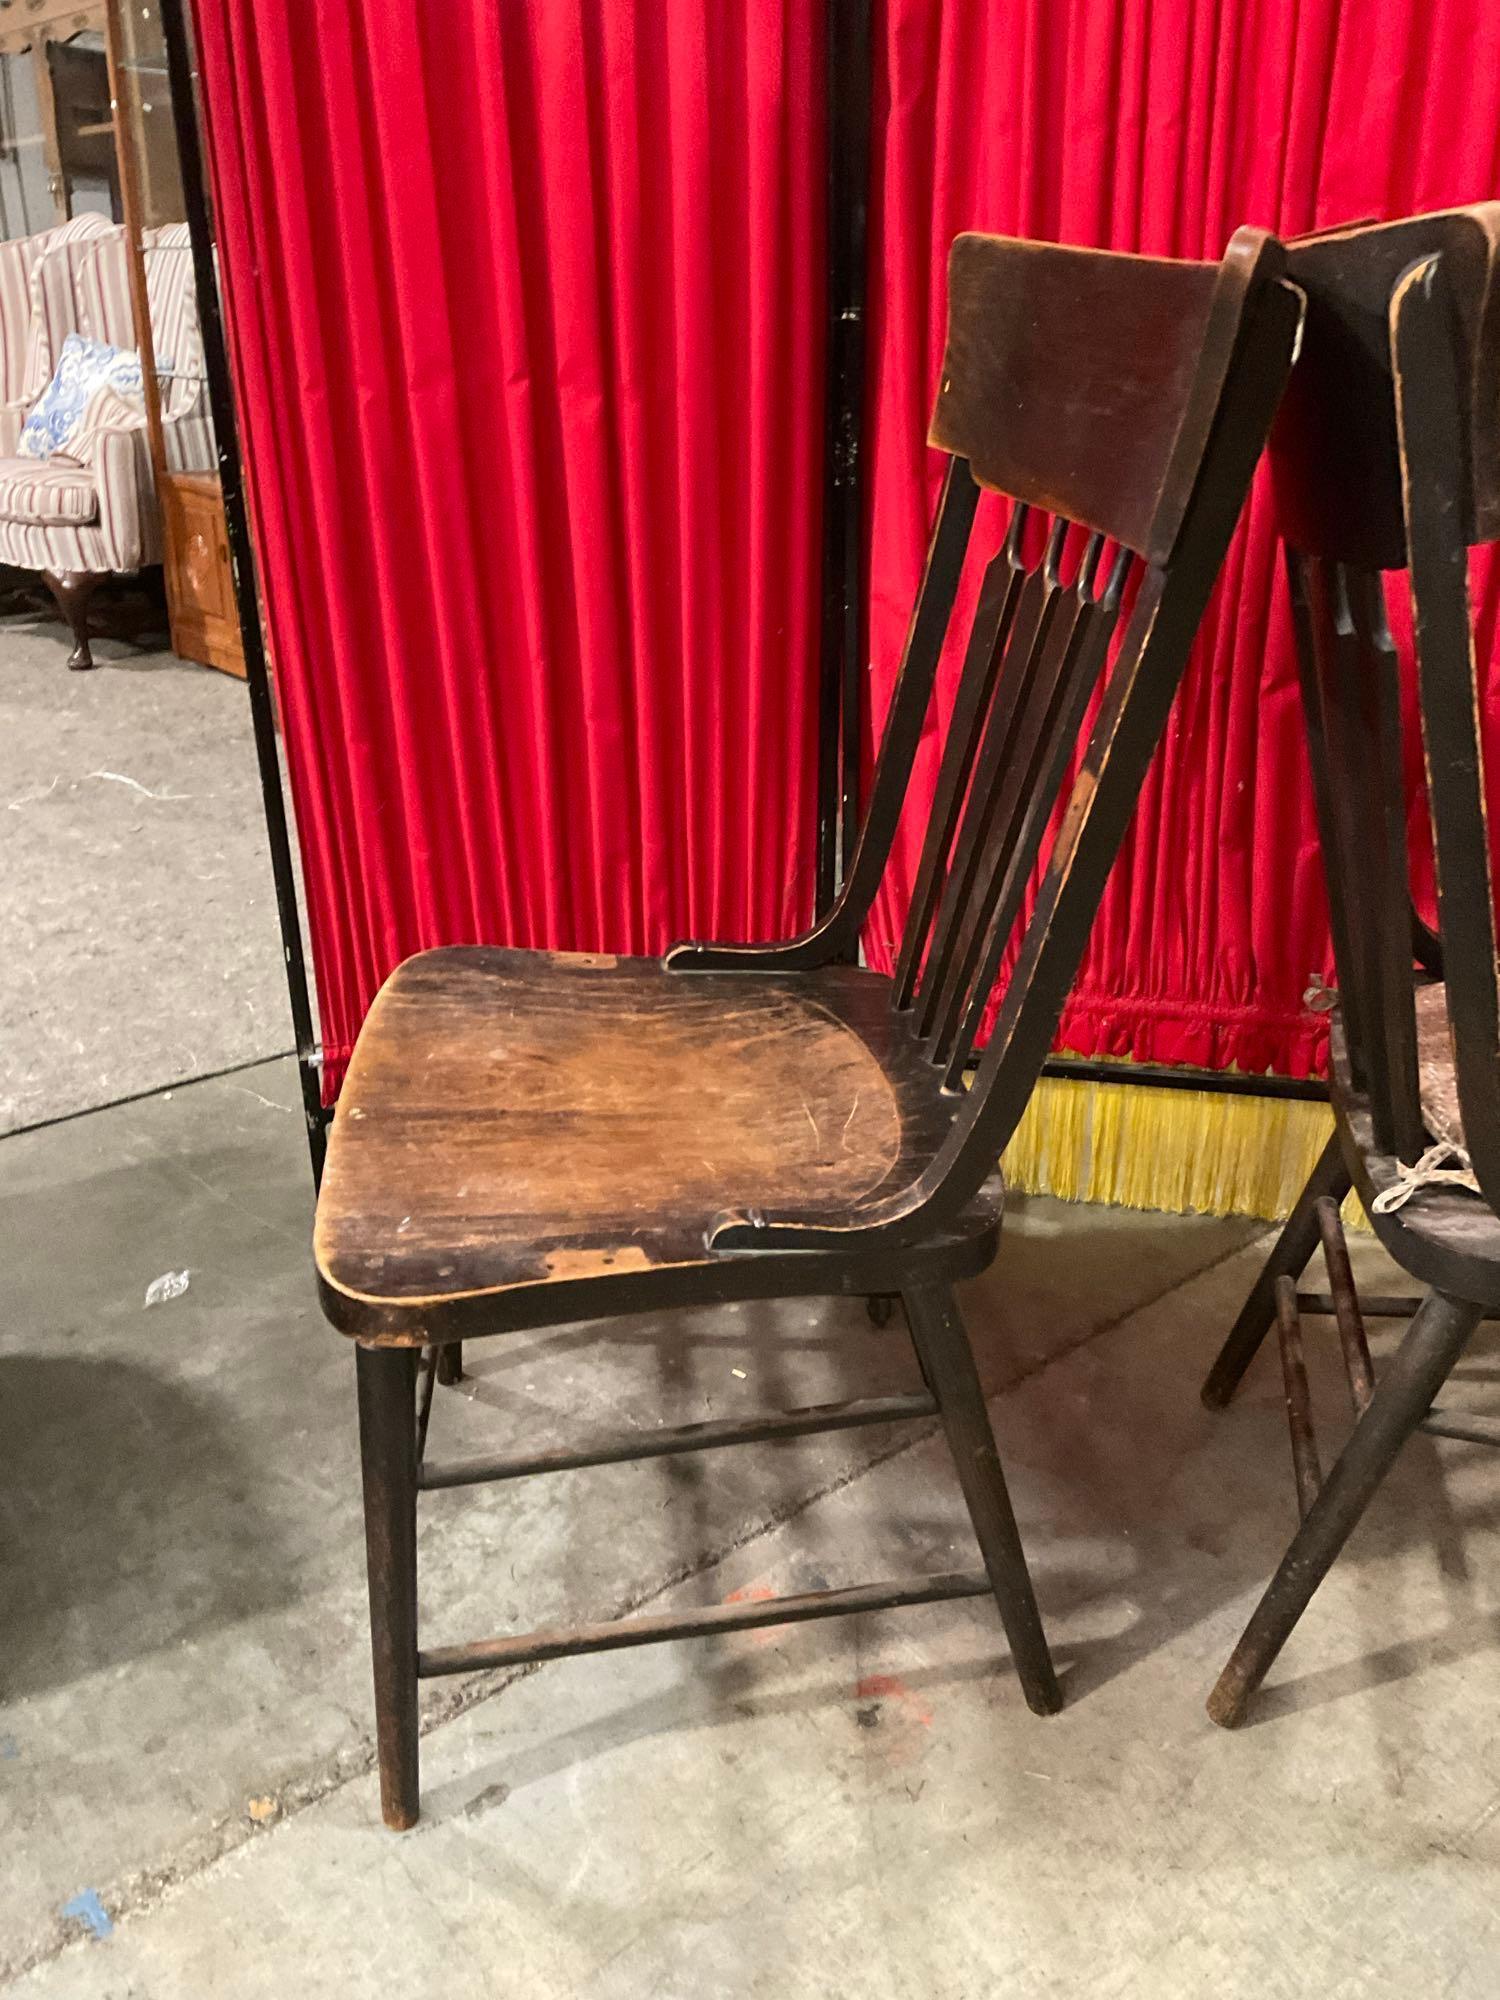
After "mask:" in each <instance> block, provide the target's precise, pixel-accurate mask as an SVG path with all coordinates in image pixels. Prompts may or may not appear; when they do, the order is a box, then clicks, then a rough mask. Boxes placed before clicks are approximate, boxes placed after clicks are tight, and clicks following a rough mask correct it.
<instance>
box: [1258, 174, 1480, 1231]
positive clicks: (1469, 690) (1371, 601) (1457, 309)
mask: <svg viewBox="0 0 1500 2000" xmlns="http://www.w3.org/2000/svg"><path fill="white" fill-rule="evenodd" d="M1287 254H1288V274H1289V276H1290V277H1291V278H1292V280H1293V281H1294V282H1295V283H1296V284H1297V285H1298V286H1299V287H1301V289H1302V290H1303V291H1304V292H1305V294H1306V296H1307V325H1306V331H1305V336H1304V341H1303V347H1302V353H1301V357H1300V359H1299V361H1298V365H1297V368H1296V370H1295V372H1294V374H1293V377H1292V381H1291V383H1290V385H1289V387H1288V391H1287V396H1286V399H1285V402H1284V404H1283V406H1282V410H1281V413H1280V416H1279V417H1278V419H1277V423H1276V426H1275V430H1274V432H1273V436H1272V464H1273V470H1274V482H1275V492H1276V505H1277V514H1278V522H1279V526H1280V528H1281V533H1282V537H1283V540H1284V543H1285V546H1286V555H1287V573H1288V578H1289V582H1290V586H1291V597H1292V608H1293V616H1294V621H1295V625H1296V633H1297V650H1298V659H1299V665H1300V670H1301V675H1302V683H1303V699H1304V708H1305V711H1306V716H1307V725H1308V747H1309V755H1310V761H1311V765H1312V772H1313V782H1314V791H1315V796H1316V800H1317V807H1318V821H1319V835H1320V840H1321V844H1322V848H1323V855H1324V865H1325V871H1326V875H1327V880H1328V891H1329V905H1330V913H1331V917H1332V927H1333V939H1334V955H1335V959H1336V962H1337V966H1338V985H1339V1001H1340V1013H1341V1017H1342V1023H1343V1033H1344V1037H1345V1044H1346V1047H1347V1050H1348V1059H1349V1064H1350V1068H1351V1071H1352V1074H1353V1077H1354V1080H1355V1082H1356V1084H1357V1086H1358V1087H1359V1088H1360V1090H1361V1091H1362V1092H1363V1093H1364V1095H1365V1096H1366V1097H1367V1098H1368V1101H1369V1106H1370V1119H1371V1125H1372V1128H1373V1136H1374V1141H1375V1145H1376V1148H1377V1150H1379V1151H1380V1152H1383V1153H1386V1154H1389V1155H1392V1156H1394V1157H1395V1158H1397V1159H1400V1160H1402V1161H1404V1162H1406V1163H1407V1164H1411V1163H1413V1162H1414V1161H1415V1160H1416V1159H1417V1158H1418V1157H1419V1156H1420V1154H1421V1153H1422V1151H1423V1149H1424V1147H1425V1145H1426V1131H1425V1127H1424V1118H1423V1110H1422V1089H1421V1078H1420V1075H1419V1068H1418V1046H1417V1028H1416V1016H1415V1007H1414V1001H1413V961H1414V957H1415V958H1419V959H1420V960H1422V961H1423V962H1424V963H1425V964H1426V965H1428V966H1429V967H1430V968H1431V969H1433V970H1439V969H1441V971H1442V973H1443V975H1444V978H1445V981H1446V986H1447V996H1446V997H1447V1006H1448V1015H1449V1020H1450V1024H1451V1028H1452V1034H1453V1045H1454V1058H1455V1071H1456V1078H1457V1084H1458V1092H1459V1108H1460V1112H1461V1115H1462V1118H1463V1124H1464V1131H1465V1144H1466V1147H1467V1150H1468V1151H1469V1153H1470V1156H1471V1159H1472V1161H1473V1165H1474V1169H1475V1173H1476V1175H1477V1176H1478V1179H1479V1181H1480V1185H1481V1187H1482V1188H1483V1189H1484V1190H1485V1193H1486V1195H1487V1197H1488V1198H1489V1200H1490V1202H1491V1204H1492V1205H1494V1204H1495V1202H1496V1199H1497V1197H1500V1054H1497V1051H1500V1004H1497V991H1496V970H1495V930H1494V906H1493V900H1492V894H1491V883H1490V860H1489V851H1488V840H1487V836H1486V829H1485V820H1484V801H1483V772H1484V764H1483V747H1482V744H1481V741H1480V733H1479V725H1478V714H1479V701H1480V694H1481V689H1480V686H1479V681H1478V676H1477V669H1476V663H1475V659H1474V647H1473V638H1472V628H1471V621H1470V615H1469V603H1468V583H1467V552H1468V549H1469V547H1470V546H1472V545H1474V544H1476V543H1480V542H1488V541H1493V540H1495V539H1497V538H1500V291H1497V285H1496V269H1497V254H1500V204H1484V205H1480V206H1476V207H1473V208H1468V209H1453V210H1447V211H1444V212H1442V213H1439V214H1435V215H1427V216H1418V217H1413V218H1409V219H1407V220H1404V221H1401V222H1394V223H1382V224H1370V225H1357V226H1354V227H1350V228H1347V229H1341V230H1333V231H1330V232H1328V233H1326V234H1324V235H1321V236H1316V237H1308V238H1304V239H1301V240H1299V241H1297V242H1295V243H1292V244H1290V245H1288V251H1287ZM1383 570H1408V571H1409V572H1410V576H1409V582H1410V586H1411V591H1412V601H1413V611H1414V632H1415V638H1416V651H1417V676H1418V706H1419V711H1420V715H1421V722H1422V730H1423V735H1424V740H1425V749H1426V765H1427V773H1428V791H1429V805H1430V808H1431V812H1432V820H1433V840H1434V855H1435V860H1436V864H1437V874H1438V888H1439V926H1438V929H1439V935H1438V936H1437V937H1433V936H1432V935H1431V934H1430V933H1427V932H1426V931H1425V927H1424V926H1422V925H1420V924H1418V923H1416V922H1415V920H1414V917H1413V913H1412V903H1411V890H1410V856H1409V852H1408V844H1407V814H1406V798H1405V767H1406V764H1407V759H1406V758H1405V756H1404V743H1403V721H1402V699H1401V685H1400V672H1399V663H1398V659H1397V654H1396V648H1395V646H1394V644H1393V643H1392V639H1391V634H1390V631H1389V628H1388V625H1387V620H1386V599H1385V592H1384V585H1383V583H1382V579H1381V574H1380V572H1381V571H1383Z"/></svg>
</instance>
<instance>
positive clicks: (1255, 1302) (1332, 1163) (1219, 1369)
mask: <svg viewBox="0 0 1500 2000" xmlns="http://www.w3.org/2000/svg"><path fill="white" fill-rule="evenodd" d="M1349 1187H1350V1181H1349V1170H1348V1168H1347V1167H1346V1166H1345V1165H1344V1155H1343V1150H1342V1148H1341V1147H1340V1145H1339V1142H1338V1135H1337V1133H1335V1134H1334V1136H1333V1137H1332V1138H1331V1139H1330V1140H1329V1141H1328V1144H1327V1145H1326V1146H1325V1147H1324V1148H1323V1151H1322V1152H1321V1154H1320V1155H1319V1156H1318V1164H1317V1165H1316V1166H1315V1167H1314V1168H1313V1170H1312V1172H1311V1174H1309V1175H1308V1179H1307V1185H1306V1187H1305V1188H1303V1190H1302V1192H1301V1194H1299V1195H1298V1197H1297V1205H1296V1207H1295V1208H1294V1209H1293V1210H1292V1212H1291V1214H1290V1215H1289V1216H1288V1217H1287V1219H1286V1226H1285V1227H1284V1228H1283V1230H1282V1232H1281V1234H1280V1236H1278V1237H1277V1239H1276V1247H1275V1249H1274V1250H1273V1251H1272V1252H1271V1254H1270V1256H1269V1257H1268V1258H1267V1259H1266V1261H1265V1264H1264V1265H1263V1266H1262V1268H1261V1273H1260V1276H1259V1277H1258V1278H1257V1279H1256V1281H1255V1283H1254V1284H1253V1285H1252V1286H1251V1287H1250V1296H1249V1297H1248V1298H1247V1299H1246V1300H1245V1303H1244V1305H1243V1306H1241V1308H1240V1316H1239V1318H1238V1319H1237V1320H1236V1321H1235V1323H1234V1325H1233V1327H1232V1328H1231V1329H1230V1333H1229V1338H1228V1339H1227V1340H1226V1341H1225V1342H1224V1345H1223V1346H1222V1347H1221V1348H1220V1349H1219V1358H1218V1360H1217V1361H1215V1363H1214V1365H1213V1367H1212V1368H1211V1369H1210V1370H1209V1371H1208V1379H1207V1380H1206V1381H1205V1382H1204V1384H1203V1390H1202V1395H1203V1400H1204V1402H1205V1403H1206V1404H1207V1405H1208V1407H1209V1409H1211V1410H1222V1409H1223V1408H1224V1407H1225V1405H1226V1404H1227V1403H1228V1401H1229V1399H1230V1397H1231V1396H1232V1395H1233V1394H1234V1392H1235V1390H1236V1389H1237V1388H1238V1387H1239V1386H1240V1379H1241V1377H1242V1376H1243V1375H1244V1373H1245V1370H1246V1369H1247V1368H1248V1367H1249V1366H1250V1363H1251V1362H1252V1361H1253V1360H1254V1359H1255V1356H1256V1353H1257V1351H1258V1349H1259V1347H1260V1344H1261V1342H1262V1341H1263V1340H1264V1339H1265V1337H1266V1335H1267V1334H1268V1333H1269V1332H1270V1330H1271V1327H1272V1324H1273V1323H1274V1321H1275V1318H1276V1280H1277V1279H1278V1278H1283V1277H1286V1278H1293V1279H1295V1278H1300V1277H1301V1275H1302V1272H1303V1270H1304V1269H1305V1267H1306V1265H1307V1262H1308V1259H1309V1258H1310V1257H1311V1256H1312V1254H1313V1252H1314V1250H1316V1249H1317V1247H1318V1215H1317V1205H1318V1202H1319V1201H1320V1200H1321V1199H1322V1198H1323V1196H1324V1195H1328V1196H1330V1197H1331V1198H1332V1199H1333V1200H1334V1201H1342V1200H1343V1199H1344V1196H1345V1195H1346V1194H1347V1193H1348V1192H1349Z"/></svg>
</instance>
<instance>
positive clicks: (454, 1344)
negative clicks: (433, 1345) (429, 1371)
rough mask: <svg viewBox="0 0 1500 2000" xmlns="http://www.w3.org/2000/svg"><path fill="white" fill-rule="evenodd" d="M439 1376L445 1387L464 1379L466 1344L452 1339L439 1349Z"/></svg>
mask: <svg viewBox="0 0 1500 2000" xmlns="http://www.w3.org/2000/svg"><path fill="white" fill-rule="evenodd" d="M437 1378H438V1380H439V1382H441V1383H442V1385H443V1387H444V1388H445V1389H448V1388H451V1387H452V1386H453V1384H454V1383H455V1382H462V1380H463V1379H464V1344H463V1342H462V1341H461V1340H450V1341H448V1342H447V1343H446V1344H445V1345H444V1346H442V1347H440V1348H439V1349H438V1354H437Z"/></svg>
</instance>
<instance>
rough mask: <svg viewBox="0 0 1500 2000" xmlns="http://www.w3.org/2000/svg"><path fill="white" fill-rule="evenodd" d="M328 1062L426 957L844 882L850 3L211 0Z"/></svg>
mask: <svg viewBox="0 0 1500 2000" xmlns="http://www.w3.org/2000/svg"><path fill="white" fill-rule="evenodd" d="M195 13H196V27H197V36H198V43H199V60H200V68H201V80H202V87H203V96H204V103H205V108H206V114H207V127H208V139H209V150H210V161H211V168H212V178H213V190H214V196H215V201H216V205H217V211H218V228H219V237H220V247H221V260H222V276H223V283H224V289H225V294H226V302H227V307H228V317H229V323H230V337H231V344H232V352H233V363H234V368H235V374H236V387H237V391H238V399H239V406H240V412H241V421H242V424H243V429H244V434H245V442H246V445H247V461H248V468H249V478H250V487H251V502H252V509H253V517H254V526H255V532H256V543H257V550H258V555H259V559H260V567H261V577H262V582H263V586H264V599H265V611H266V617H267V621H268V629H269V637H270V642H271V648H272V652H273V655H274V666H275V672H276V677H277V682H278V687H279V691H280V696H281V708H282V714H283V718H284V727H285V736H286V747H287V758H288V764H289V767H290V775H291V783H292V790H293V797H294V801H295V806H296V812H297V819H298V824H299V828H300V836H301V843H302V850H303V856H304V861H305V873H306V896H307V905H308V917H309V927H310V931H311V937H312V946H313V954H314V961H315V968H316V974H317V982H318V993H319V1003H320V1012H321V1020H322V1030H323V1036H324V1042H325V1046H326V1051H327V1059H328V1068H327V1072H326V1082H327V1085H328V1088H329V1090H330V1093H331V1090H332V1088H333V1086H334V1085H335V1084H336V1082H337V1079H338V1076H339V1075H340V1073H341V1070H342V1067H343V1063H344V1061H345V1059H346V1058H347V1055H348V1053H349V1049H350V1046H351V1044H352V1039H353V1036H354V1034H355V1032H356V1031H357V1029H358V1026H359V1023H360V1020H361V1019H362V1017H363V1014H364V1011H365V1009H366V1007H367V1006H368V1004H369V1001H370V999H371V997H372V996H373V994H374V992H375V989H376V988H377V986H378V985H379V984H380V982H381V980H382V979H383V978H384V976H385V975H386V974H387V973H388V972H389V971H390V970H391V968H392V967H393V966H394V965H395V964H396V963H397V961H398V960H399V959H401V958H402V957H404V956H405V955H406V954H407V953H409V952H412V951H415V950H418V949H420V948H422V947H424V946H428V945H433V944H438V943H452V942H461V941H486V942H495V943H512V944H521V945H547V946H556V947H570V948H581V949H599V950H611V951H658V950H660V949H662V948H663V947H664V946H665V945H667V944H668V943H669V942H670V941H671V940H672V939H674V938H676V937H681V936H687V935H694V934H697V935H708V934H712V935H717V936H724V937H730V938H744V937H749V936H752V935H775V934H777V933H781V932H786V931H789V930H792V929H794V928H796V926H797V925H798V924H799V923H800V922H802V921H804V920H805V919H806V917H807V916H808V914H809V910H810V905H811V895H812V859H813V856H812V848H813V823H814V810H813V779H814V748H815V733H816V707H817V703H816V693H815V678H816V665H817V640H818V550H819V534H820V494H821V441H822V422H823V417H822V400H823V399H822V366H823V362H822V312H823V299H824V282H823V195H822V188H823V61H822V46H823V42H822V38H823V9H822V6H821V4H815V0H754V4H753V5H750V6H742V5H738V4H736V5H728V6H726V5H723V4H721V0H608V4H603V5H601V4H595V0H545V4H530V0H431V4H425V5H419V6H412V5H399V6H393V5H390V4H388V0H319V4H318V5H316V6H310V5H308V4H307V0H256V4H255V5H254V6H253V7H251V6H245V5H242V4H239V0H197V4H196V8H195Z"/></svg>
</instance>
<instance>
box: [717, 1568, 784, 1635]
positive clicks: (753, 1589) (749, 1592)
mask: <svg viewBox="0 0 1500 2000" xmlns="http://www.w3.org/2000/svg"><path fill="white" fill-rule="evenodd" d="M775 1595H776V1592H775V1590H774V1589H773V1588H772V1587H771V1585H770V1584H769V1583H761V1582H755V1583H742V1584H741V1585H740V1587H739V1589H738V1590H731V1591H730V1593H729V1595H728V1596H727V1597H726V1598H725V1599H724V1602H725V1603H726V1604H764V1603H766V1602H767V1600H768V1599H770V1598H772V1597H774V1596H775ZM780 1629H781V1628H780V1626H778V1625H756V1626H753V1627H752V1628H751V1629H750V1630H749V1631H748V1632H736V1633H734V1634H733V1637H735V1638H736V1639H739V1640H741V1641H742V1642H743V1643H744V1644H746V1645H750V1646H771V1645H774V1644H775V1643H776V1635H777V1633H778V1632H779V1631H780ZM726 1636H729V1635H726Z"/></svg>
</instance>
